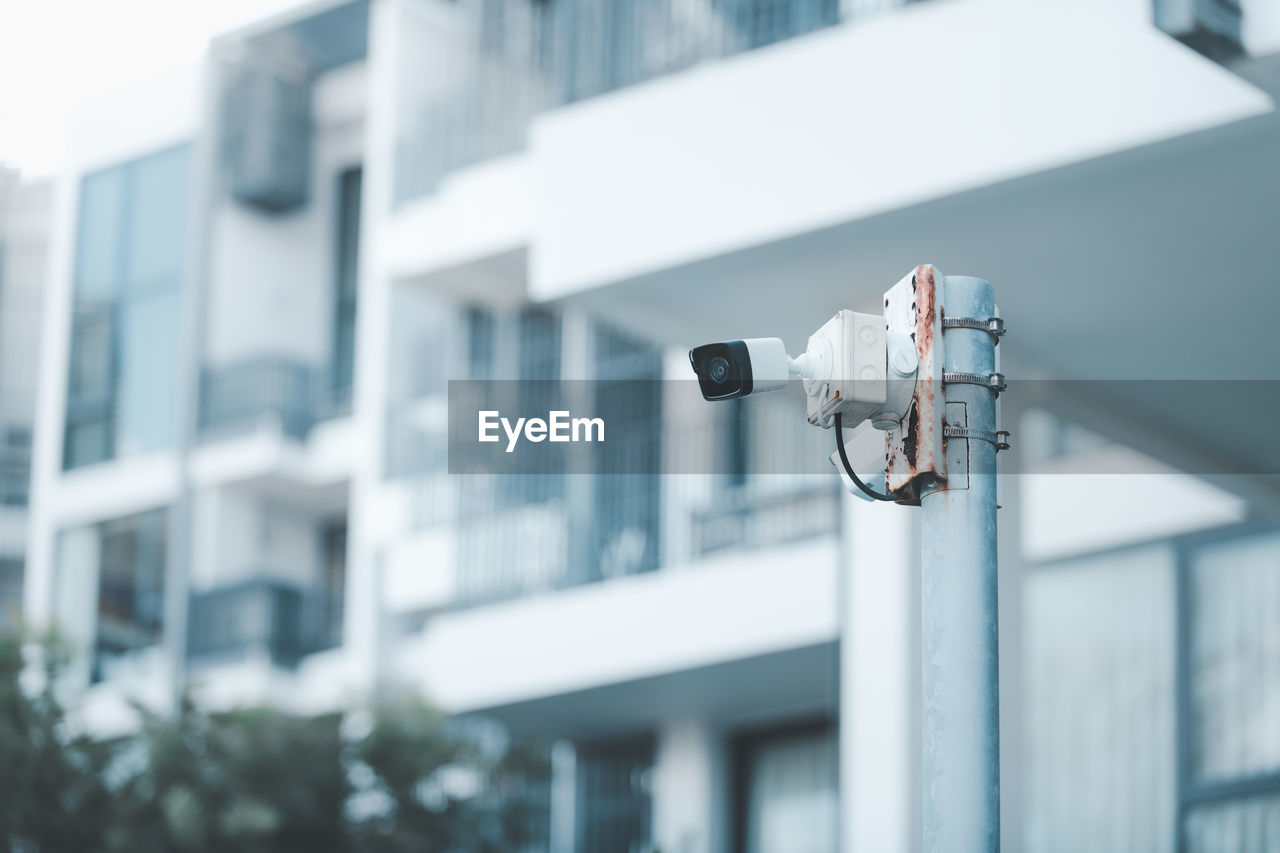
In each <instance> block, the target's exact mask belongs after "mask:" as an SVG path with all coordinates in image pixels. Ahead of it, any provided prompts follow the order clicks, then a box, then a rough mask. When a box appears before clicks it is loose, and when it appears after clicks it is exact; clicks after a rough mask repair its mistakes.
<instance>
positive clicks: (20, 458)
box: [0, 424, 31, 506]
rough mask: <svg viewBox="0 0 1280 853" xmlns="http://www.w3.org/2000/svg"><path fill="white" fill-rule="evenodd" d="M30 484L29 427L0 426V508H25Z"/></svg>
mask: <svg viewBox="0 0 1280 853" xmlns="http://www.w3.org/2000/svg"><path fill="white" fill-rule="evenodd" d="M30 482H31V429H30V427H27V426H19V425H6V424H0V506H26V505H27V495H28V490H29V488H30Z"/></svg>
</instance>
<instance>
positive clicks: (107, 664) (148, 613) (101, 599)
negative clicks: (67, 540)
mask: <svg viewBox="0 0 1280 853" xmlns="http://www.w3.org/2000/svg"><path fill="white" fill-rule="evenodd" d="M167 521H168V513H167V511H165V510H162V509H161V510H152V511H150V512H145V513H141V514H139V515H133V516H129V517H127V518H118V519H113V520H111V521H104V522H102V523H101V524H98V525H96V526H95V528H96V530H95V532H96V534H97V545H98V605H97V611H98V619H97V628H96V631H95V639H94V659H93V673H92V680H93V681H101V680H103V679H105V678H109V677H110V675H111V669H112V667H113V665H115V663H116V662H117V661H119V660H121V659H123V658H125V657H127V656H129V655H131V654H132V653H134V652H137V651H138V650H139V649H143V648H146V647H148V646H153V645H156V644H158V643H159V642H160V638H161V632H162V629H163V626H164V569H165V544H166V542H167V536H166V530H165V525H166V523H167Z"/></svg>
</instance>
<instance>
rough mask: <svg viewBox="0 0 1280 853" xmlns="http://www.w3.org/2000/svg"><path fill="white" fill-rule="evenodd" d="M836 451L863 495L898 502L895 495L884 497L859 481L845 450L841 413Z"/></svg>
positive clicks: (838, 414) (845, 470)
mask: <svg viewBox="0 0 1280 853" xmlns="http://www.w3.org/2000/svg"><path fill="white" fill-rule="evenodd" d="M836 450H838V451H840V462H841V464H843V465H844V472H845V473H846V474H848V475H849V479H851V480H853V484H854V485H855V486H857V487H858V488H859V489H861V490H862V493H863V494H864V495H866V496H867V497H869V498H874V499H875V500H878V501H896V500H897V498H895V497H894V496H893V495H882V494H880V493H879V492H877V491H876V490H875V489H873V488H871V487H870V486H868V485H867V484H866V483H864V482H862V481H861V480H859V479H858V475H857V474H855V473H854V472H853V466H852V465H850V464H849V454H847V453H845V450H844V425H843V424H841V423H840V413H839V412H836Z"/></svg>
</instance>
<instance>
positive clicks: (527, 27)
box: [395, 0, 905, 202]
mask: <svg viewBox="0 0 1280 853" xmlns="http://www.w3.org/2000/svg"><path fill="white" fill-rule="evenodd" d="M903 2H905V0H857V1H856V2H852V3H850V2H848V0H846V2H844V3H843V4H842V2H841V0H552V2H544V0H459V2H456V3H434V2H431V0H404V2H403V4H402V5H403V15H402V16H401V17H402V26H401V28H400V32H399V38H400V39H401V40H402V41H401V45H400V50H399V51H398V53H399V55H400V57H401V60H400V61H401V67H400V69H399V75H398V76H399V81H400V86H401V100H400V103H399V104H398V105H397V106H398V115H399V127H398V130H397V143H396V181H395V185H396V201H397V202H402V201H406V200H409V199H413V198H416V197H419V196H422V195H426V194H429V193H430V192H432V191H434V190H435V188H436V186H437V185H438V184H439V181H440V180H441V178H442V177H444V176H445V175H446V174H448V173H449V172H451V171H453V170H455V169H458V168H460V167H462V166H466V165H469V164H471V163H476V162H480V161H482V160H486V159H489V158H492V157H496V156H499V155H503V154H509V153H512V152H515V151H518V150H520V149H521V148H523V147H524V144H525V135H526V128H527V127H528V124H529V120H530V119H531V118H532V117H533V116H534V115H536V114H537V113H539V112H541V111H543V110H546V109H549V108H551V107H555V106H559V105H562V104H567V103H572V102H574V101H578V100H581V99H583V98H589V97H592V96H595V95H600V94H604V93H607V92H611V91H614V90H617V89H621V88H624V87H626V86H631V85H634V84H637V83H641V82H644V81H646V80H651V79H653V78H656V77H661V76H663V75H666V74H671V73H673V72H676V71H680V70H682V69H685V68H688V67H690V66H692V65H695V64H697V63H699V62H703V61H706V60H711V59H716V58H720V57H726V56H731V55H733V54H737V53H742V52H744V51H747V50H751V49H753V48H757V47H763V46H765V45H769V44H773V43H775V42H780V41H784V40H786V39H790V38H794V37H796V36H800V35H804V34H806V33H809V32H813V31H815V30H818V29H822V28H824V27H828V26H831V25H833V24H836V23H838V22H839V21H840V20H841V17H842V15H844V16H849V15H857V16H862V15H866V14H870V13H873V12H877V11H880V10H881V9H882V8H885V7H891V6H899V5H902V3H903Z"/></svg>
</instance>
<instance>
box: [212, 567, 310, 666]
mask: <svg viewBox="0 0 1280 853" xmlns="http://www.w3.org/2000/svg"><path fill="white" fill-rule="evenodd" d="M322 617H323V606H322V601H321V598H320V595H319V593H318V591H317V592H314V593H311V592H306V591H304V590H303V589H301V588H299V587H297V586H293V585H291V584H287V583H284V582H282V581H278V580H273V579H270V578H263V577H255V578H250V579H247V580H244V581H241V582H239V583H235V584H230V585H228V586H223V587H218V588H215V589H211V590H208V591H205V592H199V593H195V594H193V595H192V597H191V609H190V616H189V619H188V641H187V657H188V660H189V661H190V662H191V663H192V664H193V665H210V664H218V663H229V662H236V661H241V660H246V659H249V658H252V657H255V656H262V657H265V658H266V659H268V660H270V661H271V662H272V663H275V664H277V665H279V666H283V667H292V666H294V665H296V664H297V662H298V661H299V660H300V659H301V658H302V657H303V656H305V655H307V654H310V653H311V652H315V651H319V650H320V649H322V648H326V647H327V646H328V645H329V638H330V637H331V636H332V631H330V630H329V629H328V626H325V625H324V624H322V622H323V619H322Z"/></svg>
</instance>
